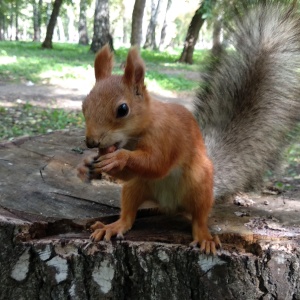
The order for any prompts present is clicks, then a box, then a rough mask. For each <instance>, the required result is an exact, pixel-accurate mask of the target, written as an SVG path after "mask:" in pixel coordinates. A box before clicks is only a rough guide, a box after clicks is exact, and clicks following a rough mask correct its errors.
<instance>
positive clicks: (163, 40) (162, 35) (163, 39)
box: [159, 0, 172, 49]
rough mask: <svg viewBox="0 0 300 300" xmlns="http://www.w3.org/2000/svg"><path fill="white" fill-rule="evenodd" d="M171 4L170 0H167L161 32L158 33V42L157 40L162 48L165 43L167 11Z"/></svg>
mask: <svg viewBox="0 0 300 300" xmlns="http://www.w3.org/2000/svg"><path fill="white" fill-rule="evenodd" d="M171 5H172V0H168V3H167V8H166V13H165V18H164V23H163V26H162V29H161V34H160V42H159V48H160V49H162V48H163V47H164V43H165V38H166V28H167V24H168V21H167V19H168V13H169V11H170V8H171Z"/></svg>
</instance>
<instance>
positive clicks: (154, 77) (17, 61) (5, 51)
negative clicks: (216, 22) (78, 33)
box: [0, 41, 207, 91]
mask: <svg viewBox="0 0 300 300" xmlns="http://www.w3.org/2000/svg"><path fill="white" fill-rule="evenodd" d="M127 52H128V49H127V48H120V49H117V50H116V52H115V61H116V63H115V69H114V72H115V73H118V74H121V73H122V71H121V68H120V65H121V63H123V62H125V60H126V55H127ZM206 53H207V52H206V51H197V50H196V51H195V54H194V60H195V64H194V65H185V64H179V63H177V62H176V60H177V59H178V57H179V55H180V50H177V51H175V50H174V51H173V52H172V53H169V52H159V51H150V50H143V49H142V50H141V55H142V57H143V59H144V60H145V63H146V68H147V73H146V79H149V82H151V81H155V83H156V85H158V86H160V87H161V88H162V89H166V90H172V91H190V90H191V89H196V88H197V86H198V82H197V79H196V78H195V80H191V79H190V78H189V79H188V78H186V77H185V73H186V72H195V73H198V72H199V69H200V67H199V66H200V65H201V63H202V62H203V60H204V59H205V57H206ZM93 63H94V54H93V53H91V52H90V51H89V47H88V46H80V45H76V44H59V43H57V44H54V49H42V48H41V44H40V43H34V42H12V41H9V42H7V41H0V80H2V81H14V82H25V81H32V82H34V83H44V82H47V79H50V78H59V79H67V78H75V79H80V78H82V76H84V71H86V70H88V69H90V68H93ZM173 71H174V74H173V73H172V72H173ZM178 71H181V72H178ZM195 77H196V76H195Z"/></svg>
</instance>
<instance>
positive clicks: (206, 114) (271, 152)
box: [195, 5, 300, 198]
mask: <svg viewBox="0 0 300 300" xmlns="http://www.w3.org/2000/svg"><path fill="white" fill-rule="evenodd" d="M234 28H235V29H234V31H233V32H231V36H230V39H231V41H232V43H233V45H234V48H235V50H234V51H231V52H230V53H226V52H224V53H222V54H221V56H220V60H219V61H218V63H217V64H216V67H215V68H214V69H213V70H211V72H210V73H208V75H207V76H206V79H205V80H204V88H203V89H202V90H201V91H199V93H198V97H197V100H196V101H195V106H196V111H195V114H196V118H197V120H198V122H199V124H200V127H201V130H202V134H203V137H204V139H205V144H206V147H207V151H208V154H209V156H210V158H211V159H212V161H213V163H214V169H215V177H214V180H215V188H214V192H215V197H216V198H220V197H224V196H228V195H232V194H235V193H236V192H239V191H247V190H250V189H253V188H255V187H258V186H260V185H261V182H262V178H263V175H264V173H265V172H266V170H268V169H272V168H274V166H275V164H276V163H277V161H278V159H279V158H280V155H281V153H282V151H283V149H284V147H285V145H286V143H287V134H288V132H289V131H290V130H291V129H292V128H293V126H294V125H295V124H296V122H297V121H299V120H300V117H299V115H300V114H299V111H300V17H299V14H298V13H297V12H296V9H295V8H294V7H288V8H287V7H286V6H281V5H259V6H258V7H256V8H255V9H253V10H251V11H249V12H248V13H247V14H246V15H245V16H244V17H243V18H237V21H236V23H235V27H234Z"/></svg>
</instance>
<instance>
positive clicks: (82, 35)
mask: <svg viewBox="0 0 300 300" xmlns="http://www.w3.org/2000/svg"><path fill="white" fill-rule="evenodd" d="M86 10H87V0H80V12H79V22H78V34H79V41H78V43H79V44H80V45H88V43H89V36H88V31H87V25H86V24H87V22H86Z"/></svg>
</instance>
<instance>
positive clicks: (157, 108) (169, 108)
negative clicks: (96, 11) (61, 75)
mask: <svg viewBox="0 0 300 300" xmlns="http://www.w3.org/2000/svg"><path fill="white" fill-rule="evenodd" d="M108 50H109V49H108V47H106V46H105V47H104V48H103V49H102V50H100V52H99V53H98V54H97V57H96V59H95V74H96V84H95V86H94V88H93V89H92V91H91V92H90V94H89V95H88V96H87V98H86V99H85V101H84V103H83V113H84V116H85V119H86V140H87V145H88V146H89V147H100V148H106V149H107V148H108V147H111V146H112V145H118V146H119V149H118V150H116V151H113V152H110V153H107V152H106V153H107V154H104V155H101V156H99V157H98V158H97V159H96V160H90V161H89V162H85V163H84V166H81V168H80V169H79V172H80V176H81V178H83V177H84V176H86V177H87V179H91V178H97V176H99V174H101V173H102V172H106V173H108V174H109V175H112V176H114V177H116V178H119V179H122V180H124V181H125V183H124V186H123V191H122V200H121V215H120V219H119V220H118V221H117V222H115V223H112V224H109V225H104V224H102V223H100V222H97V223H96V224H95V225H93V226H92V229H93V230H94V232H93V233H92V235H91V238H92V239H93V240H94V241H99V240H101V239H103V238H104V239H105V240H109V239H110V238H111V237H112V236H115V235H117V236H118V235H119V236H122V235H123V234H124V233H125V232H126V231H128V230H129V229H130V228H131V227H132V225H133V223H134V220H135V217H136V213H137V210H138V208H139V207H140V206H141V205H142V203H143V202H145V201H147V200H151V201H155V202H156V203H158V204H159V205H160V206H161V207H162V209H165V210H166V211H176V210H177V209H184V210H186V211H187V212H189V213H190V214H191V215H192V228H193V232H192V234H193V243H192V244H194V245H196V244H199V245H200V249H201V250H202V251H205V252H206V253H214V254H215V252H216V247H218V246H220V241H219V240H218V239H217V238H213V237H212V235H211V234H210V232H209V230H208V227H207V219H208V215H209V212H210V210H211V207H212V205H213V166H212V163H211V161H210V160H209V158H208V157H207V155H206V150H205V146H204V143H203V139H202V136H201V133H200V130H199V126H198V124H197V122H196V120H195V119H194V117H193V115H192V114H191V113H190V112H189V111H188V110H187V109H185V108H184V107H182V106H180V105H177V104H166V103H161V102H159V101H157V100H155V99H152V98H151V97H150V95H149V94H148V92H147V90H146V87H145V85H144V75H145V66H144V62H143V61H142V59H141V58H140V56H139V53H138V51H137V49H136V48H132V49H131V50H130V51H129V53H128V57H127V62H126V67H125V71H124V75H123V76H115V75H111V69H112V64H113V62H112V54H111V53H109V51H108ZM103 68H104V69H105V70H103ZM122 104H126V106H127V107H128V109H129V110H128V111H129V113H128V114H127V115H125V116H122V117H117V111H118V108H119V107H120V105H122ZM104 153H105V151H104Z"/></svg>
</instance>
